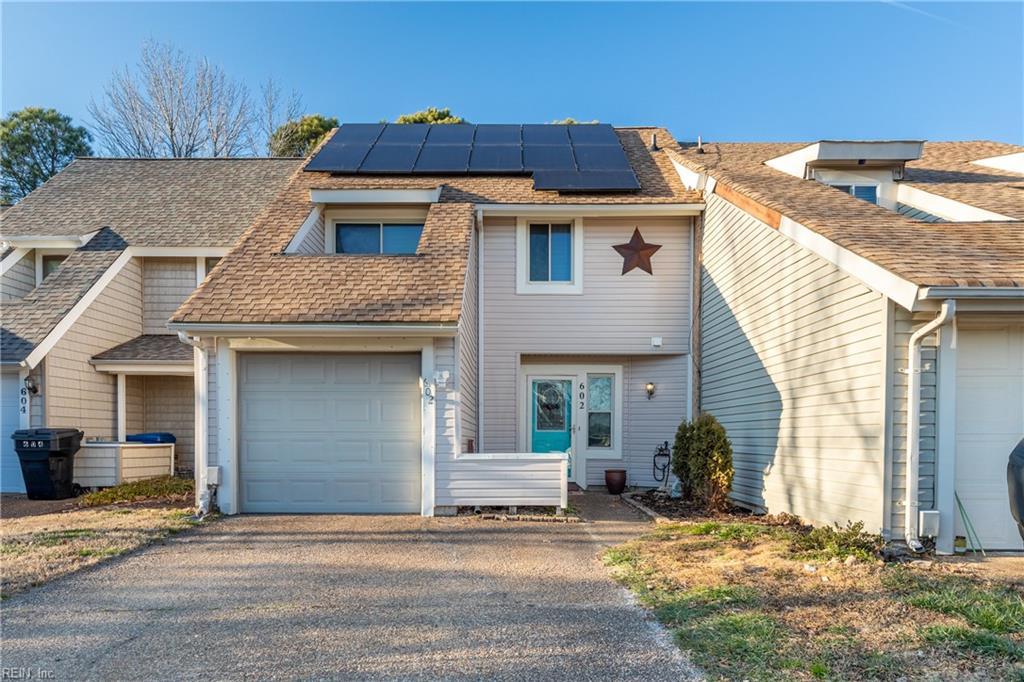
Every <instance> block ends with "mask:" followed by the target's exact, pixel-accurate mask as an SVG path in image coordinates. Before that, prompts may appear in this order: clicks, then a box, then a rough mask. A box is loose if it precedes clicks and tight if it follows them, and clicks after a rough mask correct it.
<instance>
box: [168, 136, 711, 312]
mask: <svg viewBox="0 0 1024 682" xmlns="http://www.w3.org/2000/svg"><path fill="white" fill-rule="evenodd" d="M617 133H618V135H619V138H620V140H621V141H622V144H623V148H624V149H625V150H626V155H627V157H628V158H629V160H630V163H631V165H632V166H633V169H634V171H635V172H636V174H637V177H638V178H639V180H640V183H641V186H642V188H641V190H640V191H639V192H633V193H618V194H616V193H611V194H608V193H605V194H598V193H590V194H559V193H558V192H553V191H536V190H534V189H533V180H532V179H531V178H529V177H515V176H466V175H460V176H337V175H331V174H329V173H322V172H305V171H298V172H296V173H295V174H294V175H293V177H292V179H291V181H290V182H289V184H288V187H287V188H286V189H285V190H284V191H283V192H282V193H281V194H280V195H279V196H278V197H277V198H276V199H275V200H274V201H273V202H272V203H271V204H270V205H269V206H268V207H267V210H266V211H265V212H264V213H263V214H262V215H261V216H260V217H259V218H258V219H257V220H256V221H255V222H254V223H253V225H252V227H251V228H250V229H249V230H248V231H247V232H246V234H245V235H244V237H243V238H242V241H241V242H240V244H239V246H238V247H237V248H235V249H234V250H233V251H232V252H231V253H229V254H228V256H227V257H225V258H224V259H223V260H222V261H221V263H220V264H219V265H218V267H217V268H216V269H215V270H214V271H213V272H212V273H211V274H210V276H209V277H207V279H206V281H205V282H203V284H202V285H201V286H200V287H199V289H197V290H196V291H195V292H194V293H193V294H192V296H190V297H189V298H188V300H186V301H185V303H183V304H182V306H181V307H180V308H179V309H178V311H177V312H176V313H175V314H174V315H173V316H172V318H171V321H172V322H178V323H182V322H190V323H200V322H203V323H243V324H244V323H267V322H270V323H281V322H317V323H326V322H349V323H446V322H455V321H457V320H458V318H459V311H460V308H461V305H462V295H463V286H464V283H465V276H466V264H467V258H468V256H469V244H470V238H471V235H472V229H473V210H474V206H475V205H477V204H489V203H491V204H493V203H526V204H580V203H585V204H651V203H694V202H700V201H701V195H700V193H699V192H695V191H690V190H687V189H686V188H685V187H684V186H683V185H682V182H681V181H680V179H679V176H678V174H677V173H676V171H675V169H674V167H673V165H672V162H671V159H670V158H669V156H668V154H667V152H666V151H665V149H666V148H674V149H676V150H677V151H678V145H677V144H676V143H675V141H674V140H673V139H672V137H671V136H670V135H669V133H668V131H667V130H665V129H663V128H645V129H636V128H631V129H618V130H617ZM652 133H656V134H657V137H658V143H659V145H661V149H660V150H659V151H654V152H652V151H650V150H649V148H648V145H649V144H650V139H651V134H652ZM438 186H440V187H441V188H442V189H441V196H440V200H439V203H437V204H433V205H432V206H431V207H430V209H429V212H428V214H427V219H426V223H425V225H424V229H423V236H422V238H421V240H420V247H419V250H418V251H417V255H416V256H345V255H324V256H305V255H297V254H288V255H285V254H284V253H283V252H284V249H285V247H286V246H287V245H288V243H289V242H290V241H291V239H292V237H293V236H294V235H295V233H296V232H297V231H298V229H299V227H300V226H301V225H302V223H303V221H304V220H305V219H306V218H307V216H308V215H309V214H310V211H311V210H312V209H313V205H312V204H311V203H310V197H309V192H310V190H312V189H395V188H403V189H434V188H436V187H438Z"/></svg>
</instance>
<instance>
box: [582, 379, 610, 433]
mask: <svg viewBox="0 0 1024 682" xmlns="http://www.w3.org/2000/svg"><path fill="white" fill-rule="evenodd" d="M615 409H616V408H615V375H614V374H587V449H589V450H595V449H607V450H611V449H612V447H613V445H614V443H615V438H614V435H615V434H613V433H612V429H613V428H615V427H614V426H613V424H614V423H615V419H614V418H613V417H614V414H615V413H614V410H615Z"/></svg>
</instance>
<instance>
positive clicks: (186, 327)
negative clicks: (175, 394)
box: [168, 322, 459, 336]
mask: <svg viewBox="0 0 1024 682" xmlns="http://www.w3.org/2000/svg"><path fill="white" fill-rule="evenodd" d="M168 327H169V328H170V329H171V330H173V331H176V332H178V333H179V334H181V333H185V334H189V335H193V336H194V335H196V334H202V335H203V336H455V335H456V334H457V333H458V329H459V325H458V323H457V322H451V323H440V324H387V323H385V324H349V323H332V322H324V323H317V322H310V323H289V322H282V323H272V322H271V323H257V324H241V323H233V322H217V323H212V322H207V323H203V322H197V323H193V322H172V323H170V324H169V325H168Z"/></svg>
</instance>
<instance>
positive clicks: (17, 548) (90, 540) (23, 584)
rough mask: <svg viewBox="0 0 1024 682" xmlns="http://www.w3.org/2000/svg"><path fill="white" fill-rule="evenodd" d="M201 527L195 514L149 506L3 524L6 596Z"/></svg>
mask: <svg viewBox="0 0 1024 682" xmlns="http://www.w3.org/2000/svg"><path fill="white" fill-rule="evenodd" d="M193 525H195V522H194V521H192V519H191V511H190V510H189V509H182V508H175V507H168V506H166V505H165V506H163V507H151V506H148V505H142V506H139V505H136V506H120V507H105V508H96V509H74V510H66V511H63V512H58V513H53V514H42V515H33V516H22V517H19V518H4V519H3V520H2V522H0V559H2V563H3V575H2V579H0V595H2V596H3V597H7V596H9V595H10V594H12V593H14V592H17V591H20V590H24V589H27V588H29V587H33V586H36V585H41V584H43V583H45V582H47V581H49V580H52V579H54V578H57V577H60V576H62V575H66V574H68V573H71V572H73V571H77V570H79V569H81V568H84V567H86V566H91V565H93V564H96V563H99V562H100V561H103V560H105V559H109V558H110V557H114V556H118V555H120V554H124V553H125V552H129V551H131V550H133V549H136V548H138V547H141V546H143V545H147V544H149V543H151V542H154V541H157V540H161V539H163V538H166V537H167V536H169V535H172V534H174V533H178V532H180V531H183V530H185V529H187V528H190V527H192V526H193Z"/></svg>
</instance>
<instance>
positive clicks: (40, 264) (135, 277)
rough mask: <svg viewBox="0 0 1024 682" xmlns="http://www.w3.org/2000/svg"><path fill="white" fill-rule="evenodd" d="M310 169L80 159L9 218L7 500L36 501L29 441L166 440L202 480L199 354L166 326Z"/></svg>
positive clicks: (3, 274)
mask: <svg viewBox="0 0 1024 682" xmlns="http://www.w3.org/2000/svg"><path fill="white" fill-rule="evenodd" d="M299 163H300V162H299V160H297V159H235V160H224V159H208V160H204V159H192V160H179V159H164V160H149V159H134V160H131V159H78V160H76V161H74V162H73V163H71V164H70V165H69V166H68V167H67V168H66V169H65V170H64V171H62V172H61V173H59V174H58V175H56V176H55V177H53V178H52V179H51V180H50V181H48V182H47V183H45V184H44V185H43V186H42V187H41V188H39V189H38V190H36V191H35V192H33V193H32V194H30V195H29V196H28V197H26V198H25V199H23V200H22V201H21V202H19V203H18V204H17V205H15V206H13V207H11V208H9V209H8V210H6V211H4V213H3V214H2V215H0V240H2V242H3V257H2V261H0V297H2V302H0V323H2V336H0V368H2V372H0V378H2V391H0V398H2V401H0V404H2V413H0V422H2V424H3V434H2V435H3V438H0V444H2V460H0V461H2V468H0V487H2V490H3V491H5V492H12V491H13V492H18V491H23V490H24V482H23V480H22V475H21V470H20V466H19V464H18V459H17V456H16V454H15V453H14V451H13V442H12V441H11V438H10V433H11V432H12V431H14V430H15V429H17V428H28V427H36V426H43V425H46V426H56V427H74V428H79V429H82V430H83V431H84V432H85V434H86V439H87V440H88V441H89V442H90V443H95V442H96V441H109V442H111V443H113V444H118V443H123V442H124V440H125V437H126V435H127V434H130V433H137V432H141V431H167V432H171V433H173V434H174V435H175V436H176V438H177V444H176V447H175V448H174V455H175V459H176V461H175V467H176V468H177V469H178V470H179V471H189V470H191V469H192V468H193V456H194V455H193V452H194V446H193V433H194V421H195V417H194V415H195V404H194V402H195V400H194V395H195V392H194V389H193V385H194V379H193V366H194V362H193V357H192V356H193V350H192V348H190V347H189V346H188V345H186V344H184V343H182V342H181V341H179V340H178V338H177V335H176V334H175V333H174V332H172V331H171V330H170V329H168V327H167V320H168V318H169V317H170V314H171V313H172V312H173V311H174V310H175V309H176V308H177V307H178V305H180V304H181V302H182V301H183V300H185V298H186V297H187V296H188V295H189V294H190V293H191V292H192V290H193V289H194V288H195V287H196V285H197V284H198V283H199V282H201V281H202V280H203V278H204V277H205V276H206V273H207V271H208V270H209V269H210V268H212V267H213V265H214V264H215V263H216V261H217V260H218V259H219V258H220V257H221V256H223V255H224V254H225V253H227V251H228V249H229V248H230V247H231V246H232V245H233V244H234V243H235V242H236V241H237V240H238V237H239V236H240V235H241V234H242V232H243V231H244V230H245V229H246V228H247V227H248V226H249V224H250V223H251V222H252V221H253V220H254V219H255V217H256V215H257V214H258V213H259V211H260V210H261V209H262V208H263V206H264V205H265V204H266V203H268V202H269V200H270V199H271V198H273V196H274V195H275V194H276V193H277V192H278V191H279V190H280V188H281V187H283V186H284V183H285V181H286V180H287V178H288V177H289V175H290V174H291V173H292V172H293V171H294V170H295V169H296V168H297V167H298V165H299ZM107 451H109V452H112V453H117V452H118V449H117V448H116V447H113V448H109V449H108V450H107ZM80 469H81V467H79V470H76V477H80V476H85V475H86V474H85V472H83V471H80ZM82 480H83V481H84V480H87V479H86V478H82Z"/></svg>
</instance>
